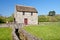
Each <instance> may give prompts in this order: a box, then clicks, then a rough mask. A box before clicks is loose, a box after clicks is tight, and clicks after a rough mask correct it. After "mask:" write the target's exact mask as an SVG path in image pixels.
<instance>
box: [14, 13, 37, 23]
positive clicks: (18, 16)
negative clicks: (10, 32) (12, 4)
mask: <svg viewBox="0 0 60 40" xmlns="http://www.w3.org/2000/svg"><path fill="white" fill-rule="evenodd" d="M15 18H16V22H17V23H24V18H27V19H28V24H38V14H37V13H33V15H31V13H30V12H25V15H23V12H16V13H15Z"/></svg>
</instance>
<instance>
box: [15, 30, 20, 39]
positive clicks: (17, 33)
mask: <svg viewBox="0 0 60 40" xmlns="http://www.w3.org/2000/svg"><path fill="white" fill-rule="evenodd" d="M18 30H19V29H15V34H16V36H17V37H18V39H19V40H21V39H20V35H19V32H18Z"/></svg>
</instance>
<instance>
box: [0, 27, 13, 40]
mask: <svg viewBox="0 0 60 40" xmlns="http://www.w3.org/2000/svg"><path fill="white" fill-rule="evenodd" d="M0 40H12V29H11V28H3V27H2V28H0Z"/></svg>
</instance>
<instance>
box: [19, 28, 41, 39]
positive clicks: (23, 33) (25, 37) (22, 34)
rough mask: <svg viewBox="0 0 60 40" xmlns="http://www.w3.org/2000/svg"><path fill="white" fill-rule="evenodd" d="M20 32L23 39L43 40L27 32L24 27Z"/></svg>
mask: <svg viewBox="0 0 60 40" xmlns="http://www.w3.org/2000/svg"><path fill="white" fill-rule="evenodd" d="M19 33H20V38H21V39H22V40H42V39H41V38H37V37H35V36H33V35H31V34H29V33H27V32H26V31H25V30H23V29H20V31H19Z"/></svg>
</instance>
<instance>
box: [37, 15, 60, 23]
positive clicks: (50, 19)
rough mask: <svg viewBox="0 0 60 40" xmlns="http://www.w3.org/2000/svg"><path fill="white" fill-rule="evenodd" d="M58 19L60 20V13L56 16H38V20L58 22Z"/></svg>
mask: <svg viewBox="0 0 60 40" xmlns="http://www.w3.org/2000/svg"><path fill="white" fill-rule="evenodd" d="M58 21H60V15H56V16H45V15H41V16H38V22H58Z"/></svg>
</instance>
